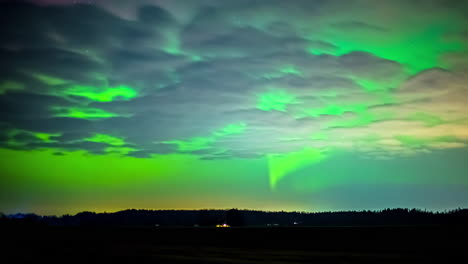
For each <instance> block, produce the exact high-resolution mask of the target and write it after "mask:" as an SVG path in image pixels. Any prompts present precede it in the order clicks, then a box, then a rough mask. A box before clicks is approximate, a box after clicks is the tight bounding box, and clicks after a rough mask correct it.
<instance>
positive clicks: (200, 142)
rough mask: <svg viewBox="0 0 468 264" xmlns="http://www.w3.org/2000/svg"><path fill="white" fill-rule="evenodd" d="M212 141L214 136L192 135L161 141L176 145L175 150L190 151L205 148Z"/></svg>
mask: <svg viewBox="0 0 468 264" xmlns="http://www.w3.org/2000/svg"><path fill="white" fill-rule="evenodd" d="M214 141H215V138H214V137H193V138H190V139H187V140H170V141H162V143H164V144H174V145H177V150H178V151H180V152H192V151H197V150H203V149H207V148H209V145H210V144H211V143H213V142H214Z"/></svg>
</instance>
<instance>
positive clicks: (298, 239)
mask: <svg viewBox="0 0 468 264" xmlns="http://www.w3.org/2000/svg"><path fill="white" fill-rule="evenodd" d="M467 234H468V229H467V228H466V227H327V228H324V227H297V228H295V227H290V228H160V229H143V228H141V229H139V228H132V229H130V228H121V229H119V228H112V229H110V228H109V229H97V228H95V229H92V228H78V227H76V228H71V227H66V228H65V227H64V228H61V227H54V228H52V227H41V228H13V229H11V228H9V229H8V230H5V229H2V240H3V241H6V242H7V246H6V247H4V248H3V250H2V251H3V253H2V255H3V256H2V259H5V258H6V259H10V260H15V261H20V260H28V261H38V260H41V259H44V260H46V261H64V262H67V261H86V262H90V261H93V260H100V261H105V260H107V261H114V260H119V261H122V260H124V261H128V262H134V263H139V262H156V261H161V262H160V263H240V264H243V263H460V261H461V260H462V259H464V260H465V261H466V260H468V251H466V252H464V250H465V249H466V242H467V238H468V236H467Z"/></svg>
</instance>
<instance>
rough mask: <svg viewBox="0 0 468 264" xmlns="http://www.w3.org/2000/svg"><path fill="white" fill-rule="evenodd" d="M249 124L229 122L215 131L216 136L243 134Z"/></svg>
mask: <svg viewBox="0 0 468 264" xmlns="http://www.w3.org/2000/svg"><path fill="white" fill-rule="evenodd" d="M246 127H247V125H246V124H245V123H237V124H229V125H227V126H225V127H223V128H222V129H220V130H218V131H215V132H214V133H213V135H214V136H218V137H222V136H226V135H235V134H241V133H243V132H244V131H245V129H246Z"/></svg>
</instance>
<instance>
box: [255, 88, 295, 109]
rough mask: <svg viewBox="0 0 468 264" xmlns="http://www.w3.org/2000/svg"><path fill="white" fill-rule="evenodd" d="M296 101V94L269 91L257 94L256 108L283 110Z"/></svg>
mask: <svg viewBox="0 0 468 264" xmlns="http://www.w3.org/2000/svg"><path fill="white" fill-rule="evenodd" d="M296 103H298V101H297V99H296V96H295V95H293V94H290V93H288V92H286V91H282V90H281V91H271V92H267V93H263V94H260V95H258V101H257V108H258V109H260V110H263V111H272V110H276V111H281V112H285V111H286V108H287V106H288V105H290V104H296Z"/></svg>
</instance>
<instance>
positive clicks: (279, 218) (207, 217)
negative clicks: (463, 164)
mask: <svg viewBox="0 0 468 264" xmlns="http://www.w3.org/2000/svg"><path fill="white" fill-rule="evenodd" d="M0 223H1V224H2V225H24V226H87V227H106V226H107V227H174V226H181V227H194V226H195V227H211V226H216V225H219V224H227V225H229V226H231V227H240V226H252V227H254V226H265V227H280V226H381V225H466V223H468V209H456V210H452V211H446V212H432V211H425V210H424V211H423V210H418V209H404V208H395V209H384V210H380V211H369V210H367V211H338V212H336V211H335V212H318V213H310V212H284V211H280V212H272V211H254V210H238V209H230V210H208V209H207V210H136V209H130V210H124V211H119V212H114V213H95V212H81V213H78V214H76V215H63V216H60V217H57V216H39V215H36V214H13V215H5V214H1V213H0Z"/></svg>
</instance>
